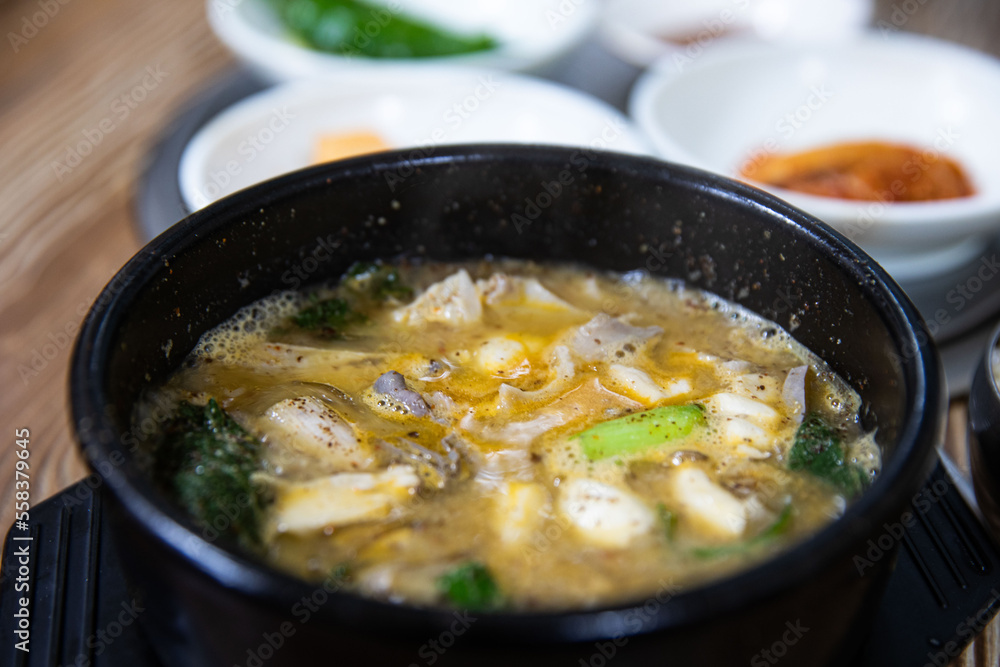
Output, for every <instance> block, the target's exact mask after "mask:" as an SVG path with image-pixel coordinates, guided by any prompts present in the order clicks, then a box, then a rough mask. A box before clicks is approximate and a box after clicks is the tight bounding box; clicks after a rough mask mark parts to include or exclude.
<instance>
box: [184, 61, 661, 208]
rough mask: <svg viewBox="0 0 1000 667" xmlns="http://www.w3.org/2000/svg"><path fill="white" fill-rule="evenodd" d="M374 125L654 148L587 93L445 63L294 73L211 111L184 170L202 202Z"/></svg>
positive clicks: (428, 134)
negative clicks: (360, 81) (315, 76)
mask: <svg viewBox="0 0 1000 667" xmlns="http://www.w3.org/2000/svg"><path fill="white" fill-rule="evenodd" d="M358 131H370V132H374V133H375V134H377V135H378V136H379V137H381V138H382V139H383V140H384V141H385V142H386V143H387V144H389V145H390V146H391V147H393V148H407V147H412V148H413V150H414V152H415V154H416V155H425V154H433V151H434V150H435V148H434V147H435V146H440V145H445V144H459V143H489V142H493V143H497V142H499V143H504V142H512V143H529V144H550V145H560V146H579V147H581V148H593V149H602V150H610V151H616V152H622V153H635V154H646V155H648V154H650V153H651V151H650V150H649V147H648V144H647V143H646V142H645V140H643V139H642V137H641V135H640V134H639V133H638V131H636V130H635V129H634V128H633V126H632V123H631V122H630V121H629V119H628V118H626V117H625V116H624V115H623V114H622V113H620V112H619V111H617V110H616V109H614V108H612V107H611V106H609V105H607V104H605V103H604V102H601V101H600V100H597V99H595V98H593V97H590V96H588V95H586V94H584V93H580V92H578V91H575V90H572V89H569V88H566V87H563V86H560V85H557V84H554V83H549V82H546V81H541V80H539V79H534V78H531V77H527V76H523V75H518V74H512V73H509V72H494V71H487V70H472V69H467V68H454V69H450V68H449V69H440V70H434V71H427V72H423V73H422V74H421V76H420V77H419V78H416V79H415V78H414V77H413V76H411V75H410V74H409V72H407V71H402V72H401V71H397V70H393V69H385V70H381V71H379V72H378V73H377V74H375V75H373V76H372V77H370V78H369V79H368V80H367V82H366V83H365V84H364V85H361V86H357V87H353V86H352V87H350V88H340V87H333V86H330V85H328V84H326V83H323V82H306V81H303V82H291V83H287V84H283V85H280V86H275V87H273V88H270V89H268V90H265V91H263V92H260V93H257V94H256V95H252V96H250V97H248V98H246V99H245V100H242V101H240V102H239V103H237V104H235V105H233V106H232V107H229V108H228V109H226V110H225V111H223V112H222V113H220V114H219V115H218V116H216V117H215V118H213V119H212V120H211V121H209V122H208V123H207V124H206V125H205V126H204V127H202V128H201V130H199V131H198V133H197V134H195V136H194V137H193V138H192V139H191V141H190V142H189V144H188V146H187V147H186V148H185V150H184V153H183V155H182V156H181V161H180V167H179V174H178V176H179V180H180V188H181V194H182V196H183V197H184V201H185V203H186V205H187V206H188V208H189V209H190V210H192V211H194V210H197V209H199V208H201V207H203V206H206V205H208V204H209V203H211V202H213V201H215V200H216V199H219V198H221V197H224V196H226V195H228V194H230V193H233V192H235V191H237V190H241V189H243V188H245V187H248V186H250V185H253V184H254V183H258V182H260V181H263V180H266V179H268V178H272V177H274V176H278V175H280V174H283V173H287V172H289V171H293V170H296V169H300V168H302V167H305V166H308V165H309V164H310V162H311V159H312V156H313V152H314V148H315V145H316V142H317V140H318V138H319V137H320V136H321V135H323V134H338V133H349V132H358Z"/></svg>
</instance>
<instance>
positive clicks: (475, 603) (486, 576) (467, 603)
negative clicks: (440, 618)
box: [437, 561, 501, 611]
mask: <svg viewBox="0 0 1000 667" xmlns="http://www.w3.org/2000/svg"><path fill="white" fill-rule="evenodd" d="M437 586H438V590H440V591H441V592H442V593H444V596H445V598H446V599H447V600H448V602H450V603H451V604H453V605H455V606H456V607H459V608H461V609H471V610H477V611H478V610H484V609H495V608H496V607H498V606H499V605H500V601H501V597H500V588H499V587H498V586H497V583H496V580H494V579H493V575H492V574H491V573H490V571H489V569H488V568H487V567H486V566H485V565H483V564H482V563H477V562H475V561H470V562H468V563H463V564H462V565H459V566H458V567H456V568H455V569H453V570H451V571H450V572H446V573H445V574H443V575H441V576H440V577H438V580H437Z"/></svg>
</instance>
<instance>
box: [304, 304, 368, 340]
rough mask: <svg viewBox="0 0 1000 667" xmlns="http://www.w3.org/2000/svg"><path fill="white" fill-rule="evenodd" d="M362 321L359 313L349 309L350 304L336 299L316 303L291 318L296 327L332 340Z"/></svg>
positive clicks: (362, 317)
mask: <svg viewBox="0 0 1000 667" xmlns="http://www.w3.org/2000/svg"><path fill="white" fill-rule="evenodd" d="M364 319H365V318H364V316H363V315H362V314H361V313H358V312H356V311H355V310H354V309H353V308H351V304H349V303H348V302H347V301H345V300H344V299H337V298H333V299H324V300H323V301H316V302H315V303H314V304H313V305H311V306H309V307H308V308H303V309H302V310H300V311H299V312H298V313H296V314H295V315H294V316H292V322H294V323H295V324H296V326H298V327H300V328H302V329H306V330H308V331H316V332H319V333H322V334H324V335H326V336H329V337H333V338H336V337H340V336H341V335H342V334H343V331H344V329H346V328H347V327H348V326H350V325H351V324H355V323H358V322H363V321H364Z"/></svg>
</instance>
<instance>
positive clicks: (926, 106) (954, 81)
mask: <svg viewBox="0 0 1000 667" xmlns="http://www.w3.org/2000/svg"><path fill="white" fill-rule="evenodd" d="M998 107H1000V62H998V61H997V60H996V59H995V58H993V57H991V56H988V55H985V54H982V53H980V52H977V51H973V50H971V49H968V48H965V47H962V46H958V45H955V44H952V43H949V42H944V41H940V40H936V39H931V38H927V37H918V36H913V35H905V34H902V33H886V34H879V33H876V32H872V33H870V34H868V35H866V36H864V37H859V38H857V39H854V40H851V41H848V42H839V43H835V44H833V43H830V44H826V43H824V44H796V45H782V46H776V45H762V44H751V43H746V42H744V43H735V42H732V43H729V44H726V45H720V46H719V47H718V48H714V49H713V50H711V51H710V52H706V53H704V54H703V55H702V56H701V57H699V58H697V59H696V60H694V62H692V63H688V64H687V65H686V66H685V67H684V68H678V67H677V65H676V63H674V62H673V60H672V59H671V58H669V57H667V58H664V59H662V60H660V61H658V62H657V63H656V65H654V67H653V68H652V69H651V70H650V71H649V72H648V73H647V74H645V75H643V77H642V78H641V79H640V81H639V82H638V84H637V85H636V87H635V89H634V90H633V93H632V96H631V100H630V110H631V113H632V115H633V117H634V118H635V120H636V122H637V124H638V126H639V127H640V128H641V129H642V130H643V131H644V132H645V134H646V135H647V136H648V138H649V139H650V141H651V143H652V144H653V145H654V147H655V149H656V150H657V151H658V154H659V155H660V156H661V157H663V158H664V159H668V160H674V161H677V162H682V163H685V164H690V165H694V166H698V167H702V168H705V169H708V170H710V171H715V172H718V173H722V174H725V175H728V176H732V177H740V174H741V170H744V169H745V168H746V167H747V166H748V164H750V166H753V164H752V163H754V162H758V163H761V162H763V161H764V160H766V159H768V158H771V157H773V156H775V155H781V154H788V153H796V152H799V151H806V150H810V149H814V148H819V147H823V146H829V145H836V144H839V143H842V142H858V141H861V142H866V141H880V142H888V143H895V144H903V145H906V146H911V147H913V148H914V149H916V154H915V156H914V158H913V159H912V160H911V161H910V163H909V164H908V165H905V166H904V168H903V171H902V175H901V177H900V178H899V179H897V180H899V183H898V184H896V183H895V181H893V183H894V184H895V185H898V186H899V187H900V188H901V189H902V190H904V191H905V190H906V189H908V188H911V187H913V182H914V181H913V179H915V178H918V177H920V175H921V174H923V172H925V171H927V170H928V169H930V168H931V167H934V166H937V165H938V164H939V163H941V162H942V161H943V160H944V159H945V158H947V159H950V160H953V161H954V162H956V163H957V164H959V165H961V167H962V168H963V169H964V171H965V172H966V173H967V174H968V177H969V179H970V180H971V184H972V188H973V190H974V194H972V195H971V196H967V197H961V198H956V199H948V200H940V201H926V202H894V203H883V202H882V201H879V199H874V200H871V201H853V200H846V199H839V198H834V197H825V196H816V195H813V194H804V193H801V192H796V191H793V190H790V189H785V188H782V187H777V186H772V185H766V184H763V183H760V182H756V181H753V180H750V179H747V180H750V182H751V183H754V184H755V185H758V186H759V187H763V188H765V189H768V190H770V191H771V192H773V193H774V194H776V195H778V196H779V197H781V198H783V199H785V200H787V201H788V202H790V203H792V204H794V205H796V206H798V207H800V208H802V209H804V210H806V211H808V212H810V213H812V214H813V215H816V216H817V217H819V218H820V219H822V220H824V221H825V222H827V223H829V224H830V225H832V226H833V227H835V228H836V229H837V230H838V231H840V232H842V233H844V234H846V235H847V236H848V237H850V238H851V239H852V240H854V241H856V242H857V243H858V244H860V245H861V246H862V247H863V248H864V249H865V250H866V251H868V252H869V254H871V255H872V256H873V257H874V258H875V259H876V260H877V261H878V262H879V263H881V264H882V265H883V266H884V267H885V268H886V269H888V270H889V272H890V273H891V274H892V275H893V277H894V278H896V280H898V281H900V282H901V283H902V284H903V285H904V287H905V286H906V285H907V284H908V283H910V284H912V283H913V282H914V281H917V280H919V279H921V278H925V277H927V276H931V275H939V274H942V273H944V272H947V271H949V270H951V269H954V268H956V267H959V266H961V265H963V264H965V263H967V262H969V261H970V260H974V259H975V258H976V257H977V256H978V255H980V254H981V253H982V252H983V250H984V249H985V248H986V246H987V244H988V243H989V241H990V240H991V238H992V237H995V236H996V235H997V234H998V232H1000V161H998V160H997V152H996V148H997V147H998V146H1000V124H998V123H997V122H996V118H995V113H994V110H995V109H997V108H998ZM894 187H895V186H894Z"/></svg>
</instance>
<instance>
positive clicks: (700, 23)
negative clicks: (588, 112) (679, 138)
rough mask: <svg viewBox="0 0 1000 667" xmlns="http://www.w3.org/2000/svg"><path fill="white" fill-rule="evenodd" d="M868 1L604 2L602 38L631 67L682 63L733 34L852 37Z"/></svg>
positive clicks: (865, 18)
mask: <svg viewBox="0 0 1000 667" xmlns="http://www.w3.org/2000/svg"><path fill="white" fill-rule="evenodd" d="M873 4H874V2H873V0H822V1H821V2H817V0H658V1H657V2H651V1H650V0H607V1H606V3H605V10H604V18H603V20H602V21H601V39H602V41H604V43H605V44H606V45H607V46H608V48H609V49H610V50H611V51H612V52H613V53H615V55H617V56H619V57H620V58H622V59H623V60H625V61H626V62H630V63H632V64H633V65H636V66H639V67H645V66H647V65H649V64H650V63H652V62H653V61H654V60H656V59H658V58H661V57H664V56H669V57H670V58H671V59H672V60H673V62H674V63H675V65H677V66H679V67H683V66H684V64H685V63H688V62H691V61H693V60H695V59H697V58H699V57H700V56H701V54H702V53H704V52H705V51H706V50H709V49H714V48H715V46H716V45H719V44H724V43H725V42H726V41H728V40H729V39H733V38H739V39H758V40H764V41H781V42H794V41H809V42H815V41H825V40H831V41H832V40H838V39H844V38H848V37H854V36H856V35H857V34H858V33H860V32H861V31H862V30H863V29H864V28H865V27H866V26H867V25H868V24H869V22H870V21H871V19H872V14H873ZM678 39H680V40H681V41H682V42H683V43H680V42H678V41H677V40H678Z"/></svg>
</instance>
